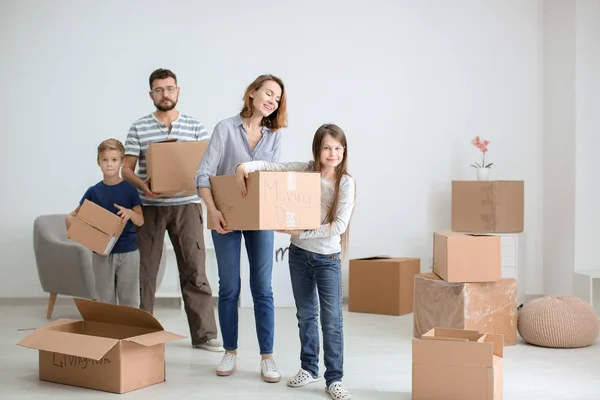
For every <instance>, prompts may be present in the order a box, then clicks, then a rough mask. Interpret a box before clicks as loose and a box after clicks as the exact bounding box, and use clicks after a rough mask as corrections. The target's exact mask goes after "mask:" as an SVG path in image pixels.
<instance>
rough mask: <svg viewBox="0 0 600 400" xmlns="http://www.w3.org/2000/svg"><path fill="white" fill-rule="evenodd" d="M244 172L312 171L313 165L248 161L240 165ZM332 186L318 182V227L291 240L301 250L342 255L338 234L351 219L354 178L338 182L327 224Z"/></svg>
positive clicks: (326, 180)
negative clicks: (331, 216) (334, 205)
mask: <svg viewBox="0 0 600 400" xmlns="http://www.w3.org/2000/svg"><path fill="white" fill-rule="evenodd" d="M243 165H244V166H245V167H246V170H247V171H248V172H249V173H250V172H255V171H297V172H309V171H312V166H313V162H312V161H310V162H290V163H276V162H269V161H249V162H245V163H243ZM334 185H335V182H334V181H331V180H328V179H324V178H321V227H320V228H319V229H314V230H303V231H300V235H299V236H292V238H291V242H292V244H293V245H295V246H297V247H300V248H301V249H304V250H307V251H310V252H313V253H318V254H334V253H339V252H340V251H341V234H342V233H344V232H345V231H346V229H347V227H348V224H349V222H350V217H351V216H352V209H353V208H354V202H355V197H354V194H355V184H354V178H352V177H351V176H349V175H344V177H343V178H342V180H341V182H340V191H339V194H338V196H339V200H338V204H337V210H336V217H335V219H334V220H333V222H331V223H329V222H328V221H327V211H328V210H329V207H330V206H331V204H332V203H333V195H334V191H335V186H334Z"/></svg>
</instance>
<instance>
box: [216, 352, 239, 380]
mask: <svg viewBox="0 0 600 400" xmlns="http://www.w3.org/2000/svg"><path fill="white" fill-rule="evenodd" d="M236 360H237V356H236V355H235V354H233V353H229V352H226V353H225V354H224V355H223V358H222V359H221V363H220V364H219V365H218V366H217V375H219V376H229V375H231V374H233V371H235V368H236V366H237V363H236Z"/></svg>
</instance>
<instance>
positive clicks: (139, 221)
mask: <svg viewBox="0 0 600 400" xmlns="http://www.w3.org/2000/svg"><path fill="white" fill-rule="evenodd" d="M131 211H133V212H132V213H131V222H133V223H134V225H136V226H142V225H144V213H143V212H142V206H135V207H133V208H132V209H131Z"/></svg>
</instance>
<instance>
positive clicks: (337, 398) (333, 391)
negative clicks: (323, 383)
mask: <svg viewBox="0 0 600 400" xmlns="http://www.w3.org/2000/svg"><path fill="white" fill-rule="evenodd" d="M325 391H326V392H327V393H329V395H330V396H331V398H332V399H333V400H348V399H351V398H352V396H351V395H350V392H349V391H348V389H346V388H345V387H344V385H342V382H339V381H338V382H333V383H332V384H331V385H329V387H328V388H326V389H325Z"/></svg>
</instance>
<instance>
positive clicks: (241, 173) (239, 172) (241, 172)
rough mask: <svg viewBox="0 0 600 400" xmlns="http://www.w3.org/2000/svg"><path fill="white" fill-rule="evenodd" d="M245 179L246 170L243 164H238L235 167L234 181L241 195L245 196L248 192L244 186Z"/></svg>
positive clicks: (246, 177) (246, 175)
mask: <svg viewBox="0 0 600 400" xmlns="http://www.w3.org/2000/svg"><path fill="white" fill-rule="evenodd" d="M246 179H248V170H247V169H246V167H245V166H244V165H243V164H240V165H238V166H237V168H236V169H235V181H236V183H237V185H238V187H239V188H240V190H241V191H242V196H246V195H247V194H248V190H247V188H246Z"/></svg>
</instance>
